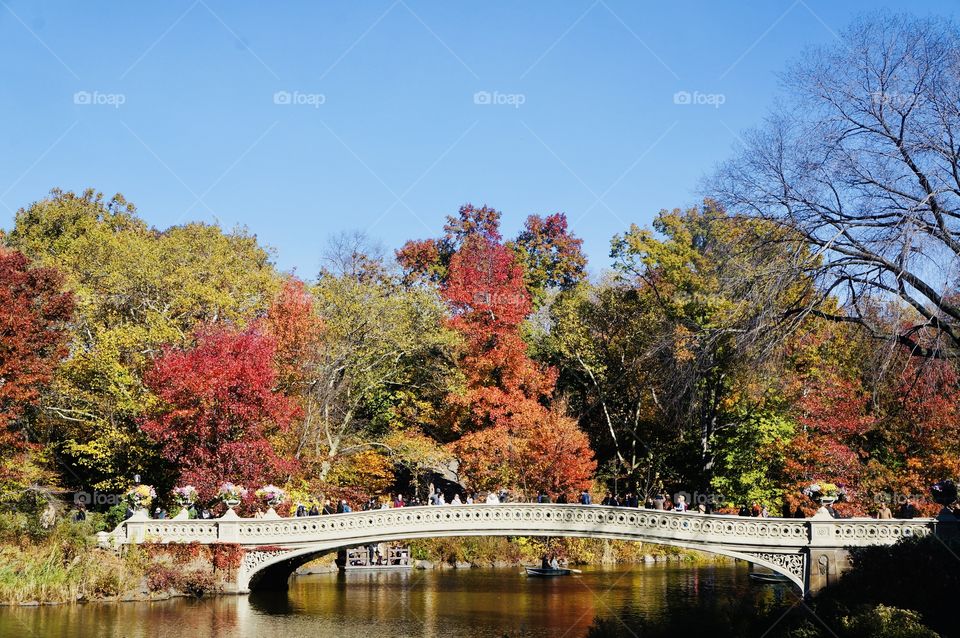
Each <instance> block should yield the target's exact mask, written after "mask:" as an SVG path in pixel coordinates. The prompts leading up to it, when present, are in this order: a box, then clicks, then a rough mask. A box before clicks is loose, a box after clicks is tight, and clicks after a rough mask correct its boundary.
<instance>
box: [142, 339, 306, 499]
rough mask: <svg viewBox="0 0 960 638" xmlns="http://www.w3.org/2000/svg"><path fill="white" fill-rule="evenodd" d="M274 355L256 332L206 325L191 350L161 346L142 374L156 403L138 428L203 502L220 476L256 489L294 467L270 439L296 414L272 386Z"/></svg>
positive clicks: (270, 341) (268, 341) (269, 341)
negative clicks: (157, 354) (148, 367)
mask: <svg viewBox="0 0 960 638" xmlns="http://www.w3.org/2000/svg"><path fill="white" fill-rule="evenodd" d="M274 353H275V344H274V340H273V339H272V338H270V337H267V336H264V335H263V334H262V333H260V332H259V331H258V330H256V329H248V330H246V331H243V332H236V331H232V330H230V329H227V328H223V327H207V328H205V329H203V330H201V331H200V332H198V334H197V336H196V344H195V345H194V346H193V347H192V348H189V349H185V350H179V349H168V350H166V351H164V353H163V354H162V355H161V356H160V357H158V358H157V359H156V360H155V361H154V364H153V367H152V368H151V369H150V370H149V371H148V372H147V374H146V375H145V377H144V381H145V383H146V384H147V386H148V387H149V388H150V389H151V390H152V391H153V392H154V394H155V395H156V396H157V397H158V398H159V400H160V401H159V405H158V406H157V407H156V409H154V410H152V411H151V413H150V415H149V416H147V417H146V418H144V419H143V421H142V428H143V430H144V432H146V433H147V434H148V435H149V436H150V437H151V438H153V439H154V440H155V441H156V442H157V443H159V444H160V446H161V450H162V454H163V456H164V458H166V459H167V460H168V461H170V462H171V463H172V464H175V466H176V467H177V468H179V470H180V480H181V481H183V482H185V483H189V484H191V485H193V486H195V487H196V488H197V491H198V493H199V495H200V498H201V499H205V500H206V499H211V498H213V497H214V495H215V494H216V491H217V489H218V488H219V485H220V484H221V483H222V482H224V481H232V482H234V483H238V484H242V485H245V486H247V487H251V488H256V487H259V486H260V485H263V484H265V483H269V482H275V481H280V480H282V478H283V477H284V476H285V475H286V474H287V473H288V472H290V471H291V470H292V462H291V461H290V460H289V459H286V458H282V457H280V456H279V455H278V454H277V453H276V451H275V450H274V448H273V446H272V444H271V442H270V436H271V435H273V434H275V433H277V432H278V431H280V432H282V431H283V430H285V429H286V428H287V426H288V425H289V423H290V420H291V419H292V418H293V417H294V415H295V414H296V407H295V405H294V404H293V402H292V401H291V400H290V399H289V398H287V397H286V396H285V395H283V394H281V393H280V392H277V391H276V390H275V389H274V385H275V383H276V373H275V371H274V367H273V360H274Z"/></svg>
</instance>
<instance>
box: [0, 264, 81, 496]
mask: <svg viewBox="0 0 960 638" xmlns="http://www.w3.org/2000/svg"><path fill="white" fill-rule="evenodd" d="M73 303H74V302H73V296H72V295H71V294H70V293H67V292H64V291H63V277H62V276H61V275H60V273H59V272H57V271H56V270H55V269H53V268H49V267H31V266H30V264H29V262H28V260H27V258H26V257H25V256H24V255H23V253H20V252H18V251H15V250H8V249H0V326H2V335H3V337H2V339H0V379H2V383H0V453H2V462H0V481H4V480H6V479H13V480H16V477H17V476H19V475H21V474H22V470H23V469H24V468H23V465H24V463H25V459H24V456H23V455H22V454H21V453H22V452H24V451H25V450H27V449H28V447H29V446H30V445H31V444H36V443H41V442H42V441H41V440H38V437H37V435H36V432H34V431H33V425H34V423H35V417H36V411H37V409H38V407H39V403H40V400H41V396H42V393H43V391H44V390H45V388H46V386H47V384H48V383H49V382H50V380H51V378H52V377H53V374H54V371H55V369H56V366H57V365H58V364H59V363H60V362H61V360H62V359H63V358H64V357H65V356H66V354H67V347H66V346H67V341H68V338H69V335H68V332H67V329H66V327H67V323H68V322H69V320H70V316H71V313H72V311H73Z"/></svg>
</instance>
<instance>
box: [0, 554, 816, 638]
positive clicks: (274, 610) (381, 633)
mask: <svg viewBox="0 0 960 638" xmlns="http://www.w3.org/2000/svg"><path fill="white" fill-rule="evenodd" d="M796 600H797V594H796V593H795V591H794V590H792V589H790V588H788V587H786V586H784V585H776V586H769V585H766V586H763V585H755V584H751V583H750V580H749V578H748V576H747V566H746V565H745V564H742V563H738V564H736V565H732V564H728V563H719V564H711V563H708V564H697V565H689V564H678V563H668V564H664V563H658V564H650V565H635V566H628V567H624V566H620V567H616V568H609V569H603V568H587V569H585V570H584V573H583V574H580V575H575V576H569V577H561V578H554V579H536V578H527V577H525V576H522V575H521V574H520V569H519V568H517V569H470V570H443V571H441V570H429V571H421V570H413V571H409V572H405V573H403V572H392V573H391V572H379V573H377V572H370V573H349V574H316V575H310V576H298V577H297V578H295V579H294V580H293V581H292V583H291V586H290V589H289V591H287V592H269V593H266V592H255V593H253V594H250V595H249V596H222V597H214V598H206V599H201V600H195V599H184V598H177V599H173V600H169V601H162V602H152V603H149V602H147V603H144V602H137V603H89V604H85V605H74V606H50V607H39V608H37V607H33V608H24V607H5V608H0V638H8V637H9V638H14V637H16V638H20V637H24V636H27V637H32V636H71V637H73V638H85V637H87V636H103V637H110V638H121V637H125V638H140V637H146V636H171V637H172V636H187V637H189V638H208V637H209V638H213V637H215V636H216V637H218V638H230V637H237V638H239V637H246V636H250V637H253V636H273V637H276V638H294V637H296V638H304V637H312V636H317V637H326V636H331V637H334V636H335V637H337V638H394V637H397V636H428V637H433V636H436V637H437V638H440V637H444V638H446V637H451V636H458V637H460V636H462V637H464V638H480V637H484V638H486V637H495V638H501V637H503V636H551V637H553V638H581V637H585V636H590V637H591V638H597V637H600V636H640V637H646V636H659V635H664V636H666V635H681V636H683V635H692V634H690V633H689V632H696V633H700V632H701V631H703V632H706V631H707V630H708V628H709V631H710V633H711V638H725V637H726V636H731V637H732V636H741V635H748V634H749V633H753V631H754V629H755V628H751V629H747V628H746V627H747V626H748V625H750V624H751V623H754V624H755V623H756V621H757V617H758V616H760V615H763V614H766V615H768V616H770V617H771V618H772V619H774V620H775V619H776V618H777V617H778V616H779V613H778V612H779V610H780V609H781V608H783V609H786V608H787V607H789V606H791V605H793V604H794V603H795V602H796ZM764 622H765V623H766V625H765V626H769V624H770V622H771V621H764ZM677 632H680V633H677ZM761 633H762V632H761Z"/></svg>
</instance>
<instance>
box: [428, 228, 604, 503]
mask: <svg viewBox="0 0 960 638" xmlns="http://www.w3.org/2000/svg"><path fill="white" fill-rule="evenodd" d="M493 237H494V235H493V234H492V233H487V235H473V236H470V237H468V238H467V239H466V240H465V241H464V242H463V244H462V246H461V247H460V249H459V250H458V251H457V252H456V253H455V254H454V255H453V257H452V258H451V260H450V266H449V270H448V275H447V278H446V280H445V281H444V282H443V285H442V288H441V291H442V294H443V296H444V298H445V299H446V301H447V303H448V304H449V306H450V308H451V311H452V313H453V317H452V319H451V321H450V324H451V326H453V327H454V328H455V329H456V330H457V331H458V332H459V333H460V334H461V335H462V336H463V339H464V351H463V353H462V355H461V358H460V362H459V365H460V369H461V370H462V371H463V374H464V377H465V386H466V387H465V392H463V393H462V394H457V395H453V396H451V397H450V403H451V405H453V406H455V407H456V408H457V412H456V413H454V415H453V416H454V417H455V420H454V421H453V422H452V424H451V430H452V433H453V434H460V437H459V438H458V439H457V440H455V441H454V442H453V444H452V446H451V449H452V450H453V451H454V454H455V455H456V456H457V457H458V458H459V459H460V462H461V466H460V474H461V476H462V477H463V478H464V479H465V481H466V482H467V483H469V484H470V485H471V486H472V487H474V488H477V489H490V488H493V487H496V486H498V485H513V486H518V487H520V488H522V489H524V490H525V491H531V490H535V489H550V490H552V491H557V490H563V491H567V490H574V489H579V488H582V487H584V486H585V485H586V484H587V482H588V481H589V480H590V478H591V476H592V473H593V470H594V469H595V467H596V464H595V462H594V460H593V453H592V451H591V450H590V447H589V443H588V440H587V438H586V436H585V435H584V434H583V433H582V432H581V431H580V430H579V429H578V428H577V427H576V424H575V423H574V422H572V421H571V420H570V419H568V418H567V417H566V416H564V414H563V408H562V407H560V406H555V407H551V406H550V402H551V399H552V395H553V390H554V385H555V381H556V373H555V371H554V370H552V369H550V368H544V367H542V366H540V365H538V364H537V363H536V362H534V361H533V360H532V359H531V358H530V357H529V354H528V352H527V346H526V344H525V342H524V341H523V339H522V337H521V335H520V327H521V324H522V323H523V322H524V320H525V319H526V317H527V315H528V314H529V313H530V311H531V309H532V304H531V300H530V294H529V292H528V290H527V287H526V283H525V281H524V278H523V269H522V268H521V266H520V265H519V264H518V263H517V260H516V257H515V255H514V253H513V251H511V250H510V249H509V248H507V247H506V246H504V245H503V244H501V243H499V242H498V241H496V240H495V239H494V238H493ZM561 441H562V443H561ZM548 459H550V460H548ZM551 460H552V463H553V468H552V469H551V470H550V471H547V470H546V469H545V466H546V465H548V464H549V463H550V462H551Z"/></svg>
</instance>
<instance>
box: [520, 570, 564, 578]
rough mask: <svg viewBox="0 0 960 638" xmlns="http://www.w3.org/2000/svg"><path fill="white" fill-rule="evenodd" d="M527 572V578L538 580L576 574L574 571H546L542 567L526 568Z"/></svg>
mask: <svg viewBox="0 0 960 638" xmlns="http://www.w3.org/2000/svg"><path fill="white" fill-rule="evenodd" d="M524 569H526V570H527V576H534V577H536V578H553V577H554V576H569V575H570V574H572V573H573V572H574V570H572V569H544V568H542V567H524Z"/></svg>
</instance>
